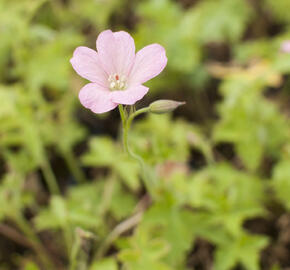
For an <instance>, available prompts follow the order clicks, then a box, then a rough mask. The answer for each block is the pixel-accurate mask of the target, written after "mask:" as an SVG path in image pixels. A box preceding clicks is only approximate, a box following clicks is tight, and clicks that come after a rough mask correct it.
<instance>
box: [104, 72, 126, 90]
mask: <svg viewBox="0 0 290 270" xmlns="http://www.w3.org/2000/svg"><path fill="white" fill-rule="evenodd" d="M108 82H109V87H110V89H111V90H124V89H126V88H127V82H126V77H125V76H124V75H121V76H120V75H119V74H113V75H110V76H109V78H108Z"/></svg>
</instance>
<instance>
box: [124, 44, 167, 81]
mask: <svg viewBox="0 0 290 270" xmlns="http://www.w3.org/2000/svg"><path fill="white" fill-rule="evenodd" d="M166 64H167V57H166V53H165V49H164V48H163V47H162V46H161V45H159V44H151V45H148V46H146V47H144V48H143V49H141V50H140V51H139V52H138V53H137V54H136V57H135V63H134V66H133V68H132V70H131V73H130V82H129V83H130V84H142V83H144V82H146V81H148V80H150V79H152V78H154V77H155V76H157V75H158V74H159V73H160V72H161V71H162V70H163V69H164V68H165V66H166Z"/></svg>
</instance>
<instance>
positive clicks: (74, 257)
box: [69, 235, 81, 270]
mask: <svg viewBox="0 0 290 270" xmlns="http://www.w3.org/2000/svg"><path fill="white" fill-rule="evenodd" d="M80 247H81V239H80V237H79V236H78V235H77V236H76V240H75V242H74V244H73V246H72V251H71V256H70V268H69V269H70V270H75V269H76V266H77V257H78V254H79V251H80Z"/></svg>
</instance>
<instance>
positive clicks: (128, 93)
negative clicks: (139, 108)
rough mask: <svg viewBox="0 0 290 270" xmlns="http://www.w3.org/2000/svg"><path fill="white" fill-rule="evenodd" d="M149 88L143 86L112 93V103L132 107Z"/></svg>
mask: <svg viewBox="0 0 290 270" xmlns="http://www.w3.org/2000/svg"><path fill="white" fill-rule="evenodd" d="M148 90H149V88H148V87H145V86H143V85H135V86H131V87H130V88H128V89H127V90H120V91H113V92H112V101H113V102H116V103H120V104H126V105H133V104H135V102H136V101H138V100H140V99H142V98H143V97H144V96H145V95H146V94H147V92H148Z"/></svg>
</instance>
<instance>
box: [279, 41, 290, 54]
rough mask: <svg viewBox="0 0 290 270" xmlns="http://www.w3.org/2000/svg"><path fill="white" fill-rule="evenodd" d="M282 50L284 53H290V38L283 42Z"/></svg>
mask: <svg viewBox="0 0 290 270" xmlns="http://www.w3.org/2000/svg"><path fill="white" fill-rule="evenodd" d="M281 51H282V52H284V53H290V40H286V41H284V42H283V43H282V44H281Z"/></svg>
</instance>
